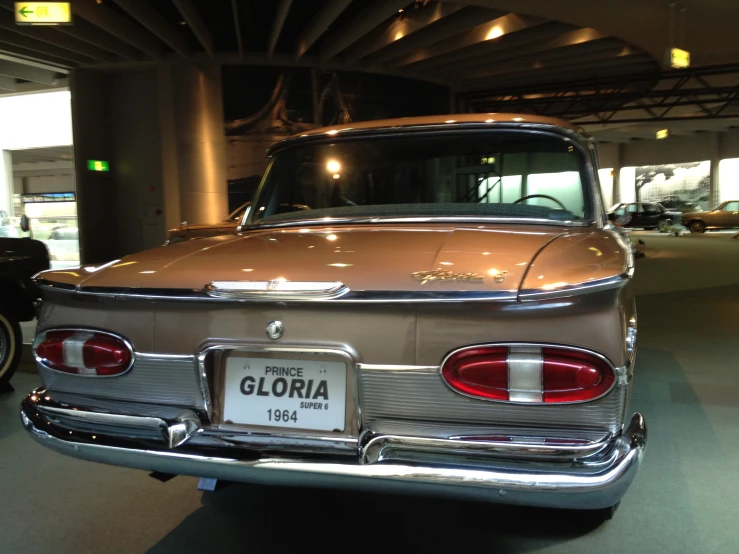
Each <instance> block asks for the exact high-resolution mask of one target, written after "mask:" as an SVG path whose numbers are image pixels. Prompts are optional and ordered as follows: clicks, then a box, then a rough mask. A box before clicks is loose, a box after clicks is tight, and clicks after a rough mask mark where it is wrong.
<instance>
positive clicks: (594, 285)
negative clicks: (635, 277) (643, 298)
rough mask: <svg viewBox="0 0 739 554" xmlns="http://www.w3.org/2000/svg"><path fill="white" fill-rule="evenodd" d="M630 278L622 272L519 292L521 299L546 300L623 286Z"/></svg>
mask: <svg viewBox="0 0 739 554" xmlns="http://www.w3.org/2000/svg"><path fill="white" fill-rule="evenodd" d="M629 280H630V278H629V276H628V275H627V274H622V275H616V276H614V277H606V278H604V279H596V280H593V281H583V282H580V283H571V284H568V285H565V286H563V287H560V288H558V289H555V290H545V289H542V288H536V289H521V291H520V292H519V293H518V298H519V300H544V299H547V298H559V297H567V296H577V295H580V294H589V293H592V292H600V291H604V290H611V289H617V288H621V287H623V286H625V285H626V284H627V283H628V282H629Z"/></svg>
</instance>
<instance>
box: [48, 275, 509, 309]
mask: <svg viewBox="0 0 739 554" xmlns="http://www.w3.org/2000/svg"><path fill="white" fill-rule="evenodd" d="M37 284H38V285H39V286H40V287H41V288H47V289H49V290H53V291H54V292H58V293H68V294H71V295H79V296H84V297H98V298H111V299H118V300H123V299H129V298H136V299H141V300H153V301H160V300H161V301H167V300H183V301H192V302H289V301H295V302H338V303H358V304H366V303H383V304H384V303H399V302H402V303H426V302H434V303H438V302H512V301H515V300H516V297H517V293H518V291H517V290H502V291H464V290H463V291H382V290H364V291H352V290H350V289H348V288H345V289H342V290H341V291H339V293H337V294H336V295H334V296H313V295H284V294H279V295H273V293H264V294H262V295H259V296H256V295H254V296H252V295H251V294H250V295H249V296H245V295H243V294H240V293H236V294H219V295H217V296H216V295H212V294H207V293H206V292H205V291H204V290H190V289H135V288H122V287H110V288H103V287H95V288H94V289H93V288H91V287H81V288H78V289H74V290H72V289H64V288H61V289H59V288H56V287H55V286H54V284H53V283H50V282H48V281H46V280H39V281H37Z"/></svg>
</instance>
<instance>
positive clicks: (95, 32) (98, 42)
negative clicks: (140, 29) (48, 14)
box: [52, 17, 139, 61]
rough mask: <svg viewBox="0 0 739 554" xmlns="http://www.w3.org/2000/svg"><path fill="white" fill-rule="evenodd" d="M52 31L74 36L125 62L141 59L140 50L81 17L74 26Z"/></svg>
mask: <svg viewBox="0 0 739 554" xmlns="http://www.w3.org/2000/svg"><path fill="white" fill-rule="evenodd" d="M52 31H53V32H55V33H58V34H61V35H67V36H73V37H75V38H77V39H79V40H82V41H85V42H86V43H88V44H92V45H93V46H97V47H98V48H101V49H103V50H106V51H107V52H110V53H112V54H116V55H118V56H120V57H121V58H123V59H125V60H131V61H133V60H137V59H138V58H139V51H138V50H136V49H135V48H133V47H131V46H130V45H129V44H127V43H125V42H123V41H122V40H120V39H117V38H115V37H114V36H113V35H111V34H109V33H106V32H105V31H103V30H101V29H100V28H99V27H95V25H93V24H92V23H90V22H89V21H85V20H84V19H82V18H81V17H78V18H77V19H76V20H75V22H74V25H59V26H57V27H54V28H53V29H52Z"/></svg>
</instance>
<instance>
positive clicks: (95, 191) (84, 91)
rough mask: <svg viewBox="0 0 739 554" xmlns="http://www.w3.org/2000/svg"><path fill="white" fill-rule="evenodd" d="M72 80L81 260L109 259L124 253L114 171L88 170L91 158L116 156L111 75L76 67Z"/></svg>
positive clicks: (96, 261) (94, 261)
mask: <svg viewBox="0 0 739 554" xmlns="http://www.w3.org/2000/svg"><path fill="white" fill-rule="evenodd" d="M70 84H71V86H70V88H71V91H72V134H73V139H74V145H73V148H74V172H75V179H76V184H75V190H76V195H77V222H78V225H79V230H80V260H81V261H82V263H98V262H105V261H108V260H111V259H113V258H115V257H117V256H119V255H120V254H121V248H120V241H119V238H118V210H117V208H116V202H115V188H114V186H113V183H112V178H111V175H112V174H113V172H111V174H108V173H98V172H95V171H88V169H87V160H111V158H112V156H111V155H112V147H111V141H110V115H111V110H110V106H109V103H108V88H107V79H106V76H105V75H104V74H101V73H97V72H95V71H92V70H87V69H75V70H73V71H72V75H71V83H70ZM114 170H115V168H114Z"/></svg>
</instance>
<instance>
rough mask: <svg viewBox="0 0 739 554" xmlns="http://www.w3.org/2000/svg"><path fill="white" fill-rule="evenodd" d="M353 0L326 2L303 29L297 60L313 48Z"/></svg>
mask: <svg viewBox="0 0 739 554" xmlns="http://www.w3.org/2000/svg"><path fill="white" fill-rule="evenodd" d="M351 3H352V0H332V1H330V2H326V3H325V4H324V5H323V7H322V8H321V11H319V12H318V13H317V14H316V16H315V17H314V18H313V19H311V21H310V23H308V25H307V26H306V27H305V29H303V32H302V33H300V36H298V41H297V43H296V45H295V59H296V60H298V59H300V57H301V56H303V55H304V54H305V53H306V52H307V51H308V50H309V49H310V47H311V46H313V44H314V43H315V42H316V41H317V40H318V38H319V37H320V36H321V35H322V34H323V33H325V32H326V29H328V28H329V26H330V25H331V24H332V23H333V22H334V21H336V18H337V17H339V15H341V12H343V11H344V10H345V9H346V8H347V6H349V4H351Z"/></svg>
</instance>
